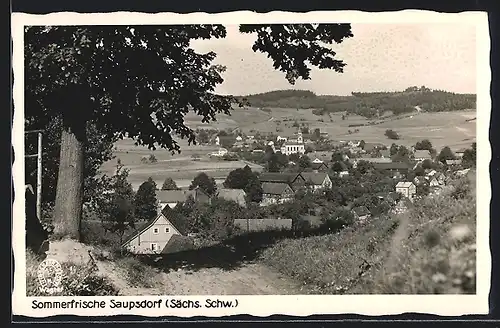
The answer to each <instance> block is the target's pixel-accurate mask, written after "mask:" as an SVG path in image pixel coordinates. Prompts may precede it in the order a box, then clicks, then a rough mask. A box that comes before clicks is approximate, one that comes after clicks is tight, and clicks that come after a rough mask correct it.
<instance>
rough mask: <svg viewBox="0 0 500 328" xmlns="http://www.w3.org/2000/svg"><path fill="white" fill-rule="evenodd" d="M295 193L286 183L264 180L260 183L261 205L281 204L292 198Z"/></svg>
mask: <svg viewBox="0 0 500 328" xmlns="http://www.w3.org/2000/svg"><path fill="white" fill-rule="evenodd" d="M294 195H295V193H294V191H293V189H292V188H291V187H290V185H289V184H288V183H280V182H264V183H262V201H261V202H260V205H261V206H268V205H272V204H283V203H285V202H289V201H291V200H293V197H294Z"/></svg>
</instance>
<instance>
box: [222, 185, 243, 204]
mask: <svg viewBox="0 0 500 328" xmlns="http://www.w3.org/2000/svg"><path fill="white" fill-rule="evenodd" d="M246 195H247V194H246V193H245V191H244V190H243V189H228V188H224V189H219V190H218V191H217V197H218V198H222V199H225V200H230V201H233V202H235V203H237V204H238V205H240V206H243V207H244V206H246Z"/></svg>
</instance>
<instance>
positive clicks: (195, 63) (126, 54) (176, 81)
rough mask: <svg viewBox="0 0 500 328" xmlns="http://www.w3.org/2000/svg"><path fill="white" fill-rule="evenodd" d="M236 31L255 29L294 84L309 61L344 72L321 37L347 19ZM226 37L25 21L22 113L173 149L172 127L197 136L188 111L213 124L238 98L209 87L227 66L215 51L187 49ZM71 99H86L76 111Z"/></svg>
mask: <svg viewBox="0 0 500 328" xmlns="http://www.w3.org/2000/svg"><path fill="white" fill-rule="evenodd" d="M240 32H242V33H256V34H257V39H256V41H255V43H254V45H253V47H252V49H253V50H254V51H260V52H263V53H266V54H267V55H268V57H269V58H271V59H272V60H273V63H274V67H275V69H279V70H280V71H282V72H285V73H286V78H287V79H288V80H289V81H290V83H295V81H296V80H297V79H298V78H303V79H309V78H310V71H311V69H310V66H316V67H318V68H320V69H333V70H335V71H337V72H342V71H343V67H344V66H345V63H344V62H342V61H341V60H337V59H334V57H335V52H334V51H333V50H331V49H330V48H329V47H328V46H325V44H327V45H328V44H332V43H334V42H336V43H340V42H342V41H343V40H344V39H345V38H348V37H351V36H352V33H351V28H350V24H296V25H241V26H240ZM225 36H226V29H225V27H224V26H222V25H177V26H176V25H170V26H144V25H143V26H69V27H68V26H31V27H27V28H26V31H25V54H26V56H25V63H26V65H25V69H26V111H27V116H31V117H37V118H38V119H40V120H42V121H50V120H51V119H52V118H53V117H56V116H58V115H60V114H62V115H63V116H64V117H65V118H66V119H68V118H71V119H72V121H65V124H66V125H71V124H75V123H78V122H81V121H93V122H95V124H96V125H97V128H98V129H99V130H100V131H108V133H109V134H110V135H112V136H113V137H116V136H118V137H124V136H129V137H131V138H134V139H135V140H136V141H137V143H138V144H142V145H146V146H148V147H150V148H152V149H154V148H156V146H160V147H162V148H166V149H169V150H172V151H179V150H180V148H179V145H178V144H177V142H176V141H175V140H174V139H173V136H174V134H175V135H178V136H179V137H181V138H187V139H188V141H189V142H195V134H194V132H193V131H192V130H191V129H190V128H189V127H187V126H186V125H185V124H184V116H185V115H186V114H187V113H188V112H189V111H190V110H192V111H195V112H196V113H197V114H198V115H199V116H200V117H201V121H202V122H209V121H212V120H214V119H215V116H216V114H217V113H226V114H229V111H230V109H231V106H232V103H233V102H238V101H237V100H236V99H235V98H233V97H231V96H220V95H216V94H215V93H214V90H215V87H216V86H217V85H218V84H220V83H222V82H223V78H222V76H221V73H222V72H224V70H225V68H224V67H222V66H220V65H212V61H213V60H214V59H215V57H216V54H215V53H214V52H208V53H204V54H200V53H197V52H195V51H194V50H193V49H192V48H191V47H190V42H191V40H196V39H211V38H217V39H218V38H224V37H225ZM75 95H78V97H80V98H79V99H75ZM77 100H78V102H79V103H81V104H84V105H81V106H80V107H79V109H78V110H75V109H74V107H75V106H74V102H75V101H77Z"/></svg>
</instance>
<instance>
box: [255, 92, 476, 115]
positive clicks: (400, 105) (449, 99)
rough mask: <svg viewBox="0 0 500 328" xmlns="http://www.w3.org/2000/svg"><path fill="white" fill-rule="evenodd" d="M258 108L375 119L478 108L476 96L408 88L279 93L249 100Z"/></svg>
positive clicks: (264, 94) (260, 95) (257, 95)
mask: <svg viewBox="0 0 500 328" xmlns="http://www.w3.org/2000/svg"><path fill="white" fill-rule="evenodd" d="M245 99H246V100H247V101H248V102H249V103H250V105H252V106H255V107H281V108H300V109H308V108H312V109H315V111H314V112H315V113H316V114H318V115H324V114H328V113H335V112H344V111H345V112H348V113H353V114H357V115H361V116H364V117H366V118H375V117H377V116H378V115H382V114H384V113H386V112H391V113H392V114H394V115H398V114H404V113H411V112H414V111H415V110H416V109H415V106H419V107H420V108H421V109H422V110H424V111H427V112H442V111H457V110H465V109H475V108H476V95H475V94H458V93H453V92H447V91H443V90H431V89H429V88H427V87H425V86H422V87H409V88H407V89H406V90H404V91H402V92H352V94H351V96H333V95H320V96H318V95H315V94H314V93H312V92H308V91H304V90H279V91H272V92H268V93H262V94H256V95H250V96H246V97H245Z"/></svg>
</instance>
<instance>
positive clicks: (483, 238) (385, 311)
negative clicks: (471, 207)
mask: <svg viewBox="0 0 500 328" xmlns="http://www.w3.org/2000/svg"><path fill="white" fill-rule="evenodd" d="M305 22H322V23H329V22H331V23H342V22H345V23H371V24H376V23H380V24H387V23H405V24H411V23H460V24H473V25H475V26H476V27H477V41H476V42H477V59H476V60H477V64H476V65H477V154H478V166H479V167H478V170H477V172H478V173H477V177H478V181H481V183H482V185H480V186H479V188H477V192H478V195H477V196H478V197H477V199H478V207H477V211H478V216H477V218H478V219H477V263H478V264H477V265H478V270H477V295H464V296H454V295H436V296H432V295H431V296H427V295H343V296H338V295H337V296H329V295H325V296H300V295H294V296H214V297H210V296H196V297H187V296H185V297H176V298H178V299H186V300H187V299H190V300H200V301H202V302H204V300H205V299H207V298H212V299H215V298H218V299H221V300H223V299H227V300H234V299H238V302H239V306H238V307H236V308H231V309H206V308H200V309H177V310H175V309H167V308H162V309H161V310H158V309H156V310H133V311H123V310H122V311H120V312H118V311H117V310H113V309H110V308H109V307H107V308H105V309H101V310H97V309H87V310H68V309H66V310H33V309H32V307H31V302H32V300H33V299H35V298H28V297H26V296H25V295H26V292H25V291H26V281H25V270H26V268H25V261H24V259H25V250H24V246H25V238H24V231H25V221H24V220H23V219H22V218H23V217H24V208H25V207H24V203H25V199H24V197H23V196H22V195H23V194H24V158H23V156H22V155H19V154H23V153H24V137H23V135H24V111H23V108H24V70H23V65H24V61H23V58H24V57H23V47H24V46H23V42H24V40H23V31H24V26H25V25H96V24H99V25H132V24H162V25H163V24H187V23H189V24H199V23H207V24H211V23H213V24H215V23H217V24H225V25H230V24H242V23H305ZM12 38H13V69H14V109H15V111H14V125H13V132H12V141H13V145H14V150H15V153H16V154H17V156H16V161H15V162H14V166H13V170H12V172H13V177H14V188H15V195H18V197H15V200H14V209H13V217H14V218H15V219H14V220H13V238H12V240H13V250H14V257H15V259H17V261H15V269H16V270H15V273H14V278H15V287H14V293H13V313H14V314H18V315H26V316H31V317H45V316H49V315H56V314H63V313H64V314H75V315H82V316H87V315H92V316H98V315H116V314H136V315H145V316H151V317H154V316H166V315H173V316H180V317H190V316H207V317H219V316H224V315H233V314H251V315H255V316H268V315H272V314H285V315H296V316H308V315H312V314H340V313H351V314H362V315H390V314H400V313H405V312H416V313H429V314H436V315H446V316H455V315H463V314H485V313H488V294H489V289H490V277H491V255H490V250H489V220H490V216H489V202H490V197H491V192H490V177H489V161H490V159H491V150H490V146H489V140H488V130H489V117H490V111H491V109H490V108H491V101H490V94H489V90H490V80H491V73H490V66H489V62H490V57H489V50H490V37H489V29H488V20H487V14H486V13H481V12H466V13H459V14H451V13H446V14H443V13H436V12H430V11H419V10H404V11H399V12H384V13H367V12H357V11H337V12H327V11H323V12H309V13H300V14H298V13H288V12H271V13H266V14H258V13H253V12H250V11H240V12H231V13H222V14H206V13H191V14H172V13H161V14H144V13H126V12H117V13H99V14H96V13H93V14H79V13H53V14H47V15H30V14H22V13H14V14H12ZM165 298H167V297H166V296H165V297H163V299H165ZM170 298H172V297H170ZM37 299H40V300H48V299H43V298H37ZM57 299H59V300H63V299H64V300H69V299H74V298H71V297H62V298H61V297H60V298H57ZM77 299H87V300H88V299H89V298H85V297H83V298H77ZM91 299H100V300H101V299H102V300H108V301H109V299H110V297H95V298H91ZM115 299H120V300H144V299H148V300H156V299H158V297H153V296H144V297H123V296H122V297H115ZM51 300H56V298H51Z"/></svg>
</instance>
